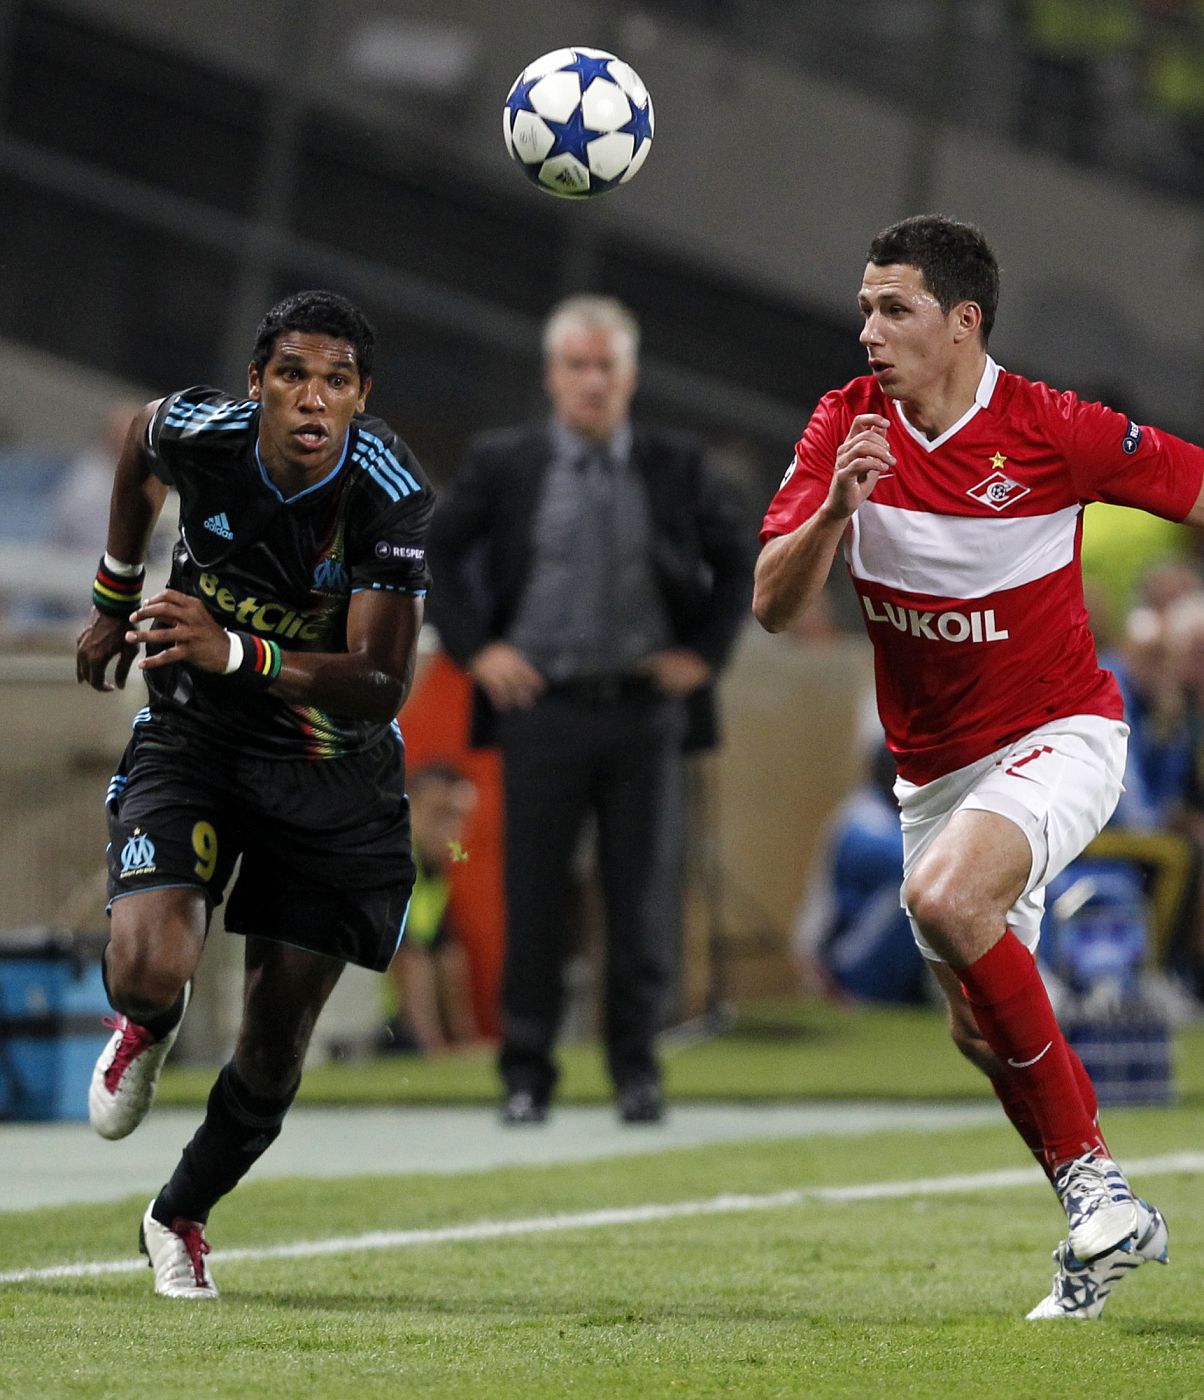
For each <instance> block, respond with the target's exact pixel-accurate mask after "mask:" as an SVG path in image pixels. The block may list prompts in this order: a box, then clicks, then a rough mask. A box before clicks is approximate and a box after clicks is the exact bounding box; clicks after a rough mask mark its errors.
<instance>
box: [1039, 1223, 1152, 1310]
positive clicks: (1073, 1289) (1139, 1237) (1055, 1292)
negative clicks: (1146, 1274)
mask: <svg viewBox="0 0 1204 1400" xmlns="http://www.w3.org/2000/svg"><path fill="white" fill-rule="evenodd" d="M1137 1218H1138V1225H1137V1230H1136V1231H1135V1233H1134V1234H1133V1235H1131V1236H1130V1237H1129V1238H1128V1239H1126V1240H1124V1241H1123V1242H1122V1243H1121V1244H1119V1245H1118V1246H1117V1247H1116V1248H1115V1249H1110V1250H1108V1252H1107V1253H1106V1254H1101V1255H1100V1256H1099V1257H1098V1258H1096V1259H1092V1260H1091V1262H1090V1263H1087V1264H1084V1263H1083V1262H1082V1261H1081V1260H1080V1259H1078V1258H1076V1256H1075V1254H1074V1252H1073V1251H1072V1250H1071V1248H1070V1241H1069V1240H1063V1241H1062V1243H1061V1244H1060V1245H1058V1247H1057V1249H1055V1250H1054V1252H1053V1258H1054V1263H1055V1264H1056V1265H1057V1266H1058V1269H1057V1273H1055V1274H1054V1278H1053V1288H1052V1290H1051V1291H1050V1293H1049V1296H1048V1297H1046V1298H1042V1299H1041V1301H1040V1302H1039V1303H1038V1304H1037V1306H1036V1307H1035V1308H1034V1309H1033V1310H1032V1312H1030V1313H1029V1314H1028V1320H1029V1322H1041V1321H1044V1320H1046V1319H1047V1318H1059V1317H1066V1318H1084V1319H1086V1318H1094V1317H1099V1315H1100V1313H1102V1312H1103V1310H1104V1304H1105V1303H1106V1302H1107V1301H1108V1295H1109V1293H1111V1292H1112V1289H1113V1287H1114V1285H1115V1284H1116V1283H1117V1282H1118V1281H1119V1280H1120V1279H1121V1278H1123V1277H1124V1275H1125V1274H1126V1273H1128V1272H1129V1271H1130V1270H1132V1269H1137V1268H1140V1267H1141V1265H1142V1264H1148V1263H1149V1262H1150V1261H1151V1260H1153V1261H1154V1262H1155V1263H1158V1264H1165V1263H1166V1262H1167V1260H1168V1258H1169V1255H1168V1253H1167V1241H1168V1238H1169V1236H1168V1232H1167V1228H1166V1221H1165V1220H1164V1219H1163V1218H1162V1212H1161V1211H1160V1210H1159V1209H1158V1208H1157V1206H1152V1205H1150V1204H1149V1202H1148V1201H1143V1200H1140V1199H1139V1200H1138V1201H1137Z"/></svg>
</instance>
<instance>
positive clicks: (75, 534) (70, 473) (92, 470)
mask: <svg viewBox="0 0 1204 1400" xmlns="http://www.w3.org/2000/svg"><path fill="white" fill-rule="evenodd" d="M141 411H142V404H141V403H139V402H138V401H137V400H136V399H118V400H117V402H116V403H114V404H112V405H111V406H110V408H109V409H108V411H107V412H106V413H105V415H104V419H103V421H102V422H101V423H100V424H99V429H100V430H99V432H98V433H97V435H96V440H95V441H94V442H92V443H90V444H89V445H88V446H87V447H85V448H84V449H83V451H82V452H78V453H77V454H76V455H75V456H74V457H73V458H72V459H71V461H70V462H69V463H68V464H67V468H66V470H65V471H64V472H63V475H62V477H61V478H60V479H59V482H58V486H57V489H56V490H55V493H54V496H53V497H52V499H51V503H50V520H49V528H48V536H49V542H50V543H51V544H54V545H58V546H59V547H60V548H61V549H86V550H88V551H89V552H91V551H93V550H96V549H99V548H100V546H101V545H102V544H103V543H104V531H105V524H106V522H107V521H108V518H109V499H110V497H111V496H112V494H113V471H114V468H115V467H116V466H117V460H118V458H119V457H120V456H121V450H122V448H123V447H124V446H125V440H126V436H127V434H128V433H129V430H130V424H131V423H132V422H133V421H134V419H135V418H136V417H137V416H138V414H139V413H140V412H141ZM167 547H168V548H170V544H169V545H168V546H167Z"/></svg>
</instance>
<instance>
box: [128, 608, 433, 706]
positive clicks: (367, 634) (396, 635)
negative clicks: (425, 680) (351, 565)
mask: <svg viewBox="0 0 1204 1400" xmlns="http://www.w3.org/2000/svg"><path fill="white" fill-rule="evenodd" d="M130 622H131V623H140V622H151V623H153V624H154V625H153V628H151V629H148V630H146V631H142V632H139V631H136V630H131V631H129V632H127V633H126V640H127V641H128V642H129V643H130V644H131V645H134V646H138V645H141V644H145V643H148V642H149V643H151V644H153V645H154V646H155V647H156V648H159V649H158V650H156V651H155V653H154V655H152V656H147V657H145V658H144V659H143V660H142V661H141V662H139V666H140V667H141V669H142V670H144V671H153V670H156V669H158V668H159V667H161V666H170V665H172V664H173V663H174V662H177V661H185V662H187V663H188V664H189V665H191V666H195V667H197V669H198V670H201V671H208V672H210V673H211V674H213V675H228V676H230V678H231V681H232V683H234V684H237V683H239V681H240V680H242V679H244V678H250V679H251V680H252V681H253V683H255V684H257V685H265V686H268V687H270V689H271V691H272V694H273V695H278V696H279V697H280V698H281V699H282V700H287V701H288V702H289V703H290V704H294V705H313V706H316V707H317V708H318V709H322V710H329V711H330V712H331V713H333V714H339V715H343V716H345V717H346V718H348V719H367V720H378V721H381V722H387V721H390V720H392V719H394V718H395V717H396V715H397V711H398V710H399V709H401V706H402V703H403V702H404V700H405V698H406V696H407V695H408V694H409V692H410V686H411V685H412V683H413V680H414V664H415V660H416V658H417V655H418V632H419V629H420V628H421V626H422V599H421V598H419V597H414V596H412V595H410V594H405V593H386V592H383V591H381V592H375V591H365V592H363V593H356V594H354V595H353V597H352V599H351V604H350V607H349V608H348V612H347V650H346V651H345V652H299V651H283V650H282V649H281V648H280V647H278V646H277V644H276V643H275V642H271V641H269V642H264V641H262V640H259V639H256V638H255V637H252V636H251V635H250V634H248V633H236V634H233V635H234V637H235V641H234V643H233V644H232V642H231V635H232V634H231V633H230V632H228V631H227V630H226V629H225V628H224V627H222V625H221V624H220V623H219V622H218V621H217V620H216V618H214V617H213V615H212V614H211V613H210V612H209V610H208V609H207V608H206V607H205V605H204V603H202V602H201V600H200V599H199V598H193V597H190V596H189V595H188V594H186V593H179V592H177V591H176V590H175V589H172V588H166V589H164V590H163V592H162V593H159V594H156V595H155V597H153V598H151V599H150V600H149V601H148V602H146V603H144V604H143V606H142V607H140V608H139V609H138V611H137V612H135V613H134V614H133V615H132V616H131V618H130Z"/></svg>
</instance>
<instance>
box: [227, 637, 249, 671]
mask: <svg viewBox="0 0 1204 1400" xmlns="http://www.w3.org/2000/svg"><path fill="white" fill-rule="evenodd" d="M226 636H227V637H229V638H230V655H229V656H228V657H227V658H226V669H225V670H224V671H223V672H222V675H223V676H232V675H233V674H234V673H235V671H237V670H238V668H239V667H240V666H241V665H242V658H243V653H244V650H245V649H244V647H243V644H242V638H241V637H240V636H239V635H238V633H237V632H227V633H226Z"/></svg>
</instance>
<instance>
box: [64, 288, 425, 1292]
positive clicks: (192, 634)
mask: <svg viewBox="0 0 1204 1400" xmlns="http://www.w3.org/2000/svg"><path fill="white" fill-rule="evenodd" d="M373 347H374V336H373V332H372V329H371V327H370V326H369V325H368V323H367V321H366V320H365V319H364V317H363V315H362V314H361V313H360V312H359V311H358V310H357V309H356V308H355V307H354V306H352V305H351V303H350V302H348V301H346V300H345V299H344V298H342V297H340V296H336V295H335V294H334V293H331V292H303V293H299V294H297V295H296V296H293V297H290V298H287V299H286V300H284V301H282V302H280V303H279V304H278V305H276V306H275V307H273V308H272V309H271V310H270V311H269V312H268V313H267V315H266V316H265V317H264V319H263V321H262V322H261V324H260V326H259V330H258V334H257V337H256V341H255V346H254V349H253V352H252V358H251V364H250V366H249V368H248V393H247V397H246V398H245V399H241V400H238V399H233V398H231V397H230V396H229V395H227V394H224V393H222V392H221V391H220V390H217V389H212V388H208V387H204V386H200V387H194V388H191V389H184V390H182V391H180V392H178V393H174V394H169V395H168V396H167V397H166V398H164V399H160V400H158V401H157V402H155V403H150V404H147V405H146V407H145V408H144V409H142V410H141V411H140V412H139V413H138V415H137V416H136V418H135V419H134V422H133V425H132V426H131V428H130V431H129V434H128V436H127V437H126V441H125V446H124V448H123V449H122V453H121V457H120V460H119V461H118V464H117V470H116V476H115V480H114V484H113V492H112V507H111V510H110V514H109V529H108V539H107V543H106V549H105V554H104V555H103V557H102V558H101V561H100V565H99V568H98V570H97V574H96V579H95V583H94V585H93V594H92V597H93V608H92V612H91V614H90V616H89V618H88V621H87V624H86V625H85V627H84V630H83V632H82V633H81V634H80V636H79V639H78V642H77V649H76V657H77V661H76V665H77V675H78V678H79V680H80V681H83V682H86V683H87V684H89V685H91V686H92V687H93V688H94V689H96V690H98V691H111V690H112V689H113V688H114V686H123V685H124V684H125V681H126V678H127V676H128V674H129V671H130V668H131V666H132V664H133V662H134V659H135V657H136V656H137V654H138V650H139V648H140V647H143V646H145V648H146V655H145V657H144V659H143V660H142V661H141V662H140V670H141V673H142V675H143V677H144V678H145V680H146V683H147V688H148V690H149V693H150V694H149V703H148V705H147V707H146V708H145V709H144V710H142V711H140V712H139V714H138V715H137V716H136V718H135V721H134V733H133V737H132V739H131V740H130V743H129V745H128V746H127V748H126V751H125V753H124V755H123V756H122V758H121V762H120V764H119V766H118V770H117V773H116V774H115V775H114V777H113V779H112V781H111V783H110V786H109V792H108V800H107V813H108V819H109V835H110V845H109V899H110V903H109V911H110V915H111V937H110V942H109V944H108V946H107V948H106V949H105V956H104V961H103V964H102V967H103V971H104V977H105V986H106V990H107V992H108V996H109V1000H110V1003H111V1004H112V1006H113V1008H114V1009H115V1011H116V1012H117V1013H118V1015H117V1018H116V1020H115V1021H111V1022H110V1023H109V1024H111V1025H112V1026H113V1036H112V1038H111V1039H110V1041H109V1043H108V1045H107V1046H106V1047H105V1049H104V1051H103V1052H102V1053H101V1056H100V1058H99V1060H98V1061H97V1064H96V1068H95V1071H94V1073H93V1077H92V1084H91V1088H90V1092H89V1099H88V1108H89V1116H90V1119H91V1122H92V1125H93V1127H94V1128H95V1129H96V1131H97V1132H98V1133H99V1134H100V1135H101V1136H102V1137H105V1138H121V1137H125V1136H126V1135H127V1134H128V1133H130V1132H132V1131H133V1130H134V1129H135V1128H136V1127H137V1126H138V1124H139V1123H140V1122H141V1121H142V1120H143V1118H144V1117H145V1116H146V1114H147V1112H148V1111H149V1109H150V1106H151V1101H152V1099H153V1097H154V1092H155V1085H156V1082H157V1080H158V1076H159V1072H160V1070H161V1068H162V1065H163V1061H164V1059H165V1057H166V1055H167V1053H168V1051H169V1050H170V1049H171V1046H172V1044H173V1042H174V1040H175V1037H176V1034H177V1032H178V1028H179V1025H180V1021H181V1018H182V1017H183V1015H184V1011H185V1008H186V1007H187V1005H188V996H189V987H190V979H191V978H192V975H193V972H194V971H195V969H196V966H197V962H198V960H199V958H200V955H201V950H202V948H203V946H204V942H205V937H206V933H207V931H208V925H209V917H210V914H211V913H212V911H213V909H214V907H215V906H216V905H217V904H219V903H220V902H221V900H222V898H223V895H224V892H225V888H226V885H227V884H228V882H229V880H230V878H231V875H232V872H233V870H234V866H235V862H236V861H238V859H239V857H240V856H241V865H240V867H239V875H238V879H237V880H236V882H235V884H234V886H233V889H232V891H231V895H230V902H229V905H228V912H227V916H226V927H227V929H228V930H230V931H232V932H237V933H241V934H244V935H245V936H246V949H245V954H246V983H245V1000H244V1008H243V1018H242V1024H241V1026H240V1029H239V1032H238V1038H237V1044H236V1047H235V1050H234V1054H233V1057H232V1058H231V1060H230V1061H229V1063H228V1064H226V1065H225V1067H224V1068H223V1069H222V1071H221V1073H220V1074H219V1075H218V1078H217V1081H216V1083H215V1084H214V1086H213V1090H212V1092H211V1093H210V1095H209V1101H208V1105H207V1108H206V1111H205V1118H204V1121H203V1123H202V1124H201V1126H200V1128H199V1129H198V1131H197V1133H196V1134H195V1136H194V1137H193V1138H192V1140H191V1142H189V1144H188V1145H187V1147H185V1149H184V1152H183V1155H182V1156H181V1158H180V1161H179V1164H178V1165H177V1167H176V1169H175V1171H174V1172H173V1173H172V1176H171V1179H170V1180H169V1181H168V1182H167V1184H166V1185H165V1186H164V1187H163V1189H162V1190H161V1191H160V1192H159V1193H158V1195H157V1196H156V1197H155V1199H154V1200H153V1201H152V1202H151V1203H150V1205H149V1206H148V1207H147V1209H146V1212H145V1214H144V1216H143V1219H142V1230H141V1237H140V1246H141V1248H142V1250H143V1252H144V1253H145V1254H146V1255H147V1256H148V1258H149V1260H150V1263H151V1265H152V1267H153V1269H154V1276H155V1291H156V1293H159V1294H162V1295H164V1296H167V1297H174V1298H187V1299H210V1298H214V1297H216V1296H217V1289H216V1287H215V1285H214V1282H213V1278H212V1275H211V1273H210V1270H209V1264H208V1260H207V1258H206V1256H207V1255H208V1252H209V1246H208V1243H207V1242H206V1240H205V1234H204V1230H205V1224H206V1222H207V1220H208V1218H209V1212H210V1210H211V1209H212V1207H213V1206H214V1204H215V1203H216V1202H217V1201H218V1200H219V1199H220V1198H221V1197H222V1196H224V1195H225V1194H226V1193H227V1192H228V1191H230V1190H232V1189H233V1188H234V1186H235V1185H236V1184H237V1183H238V1181H239V1180H240V1179H241V1178H242V1176H243V1175H244V1174H245V1173H246V1172H247V1170H248V1169H249V1168H250V1167H251V1166H252V1164H253V1163H254V1162H255V1161H256V1160H257V1159H258V1158H259V1157H260V1156H261V1155H262V1153H263V1152H265V1151H266V1150H267V1148H268V1147H269V1146H270V1145H271V1143H272V1142H273V1141H274V1140H275V1138H276V1137H277V1136H278V1135H279V1133H280V1129H281V1125H282V1123H283V1120H284V1117H285V1114H286V1113H287V1112H288V1109H289V1106H290V1104H291V1103H292V1101H293V1098H294V1096H295V1094H296V1092H297V1088H298V1085H299V1084H300V1080H301V1067H302V1063H303V1061H304V1058H305V1051H306V1047H307V1045H308V1043H309V1039H310V1035H311V1033H312V1030H313V1027H314V1023H315V1021H316V1020H317V1017H318V1015H319V1013H320V1011H321V1009H322V1007H323V1005H324V1004H325V1002H326V999H327V998H328V996H329V995H330V993H331V991H332V990H333V988H334V986H335V984H336V982H337V981H338V979H339V976H340V974H341V973H342V970H343V968H344V966H345V965H346V964H347V963H348V962H351V963H355V964H358V965H360V966H363V967H368V968H371V969H374V970H377V971H383V970H384V969H385V968H386V967H388V965H389V963H390V962H391V961H392V958H393V955H394V953H395V952H396V949H397V944H398V941H399V939H400V938H401V935H402V930H403V928H404V924H405V915H406V909H407V906H408V903H409V898H410V888H411V885H412V882H413V875H414V867H413V862H412V860H411V858H410V831H409V819H408V808H407V801H406V795H405V788H404V783H405V770H404V756H403V749H402V744H401V734H400V731H399V730H398V728H397V725H396V721H395V716H396V714H397V711H398V709H399V707H400V705H401V703H402V701H403V700H404V698H405V696H406V694H407V693H408V691H409V687H410V684H411V682H412V680H413V675H414V664H415V655H416V645H417V638H418V631H419V627H420V625H421V622H422V611H423V599H424V597H425V594H426V589H427V582H428V574H427V569H426V557H425V533H426V527H427V523H428V520H429V517H430V512H431V504H432V493H431V490H430V488H429V487H428V486H427V484H426V482H425V480H424V478H423V475H422V472H421V469H420V468H419V466H418V464H417V463H416V462H415V461H414V458H413V456H412V455H411V453H410V452H409V449H408V448H407V447H406V446H405V444H404V443H403V442H402V441H401V440H400V439H399V438H398V437H397V436H396V435H395V434H394V433H393V431H392V429H391V428H389V427H388V425H387V424H385V423H383V422H381V421H380V420H379V419H377V418H371V417H369V416H367V414H366V413H365V411H364V409H365V401H366V399H367V397H368V393H369V390H370V389H371V386H372V359H373ZM169 487H174V488H175V490H176V492H177V493H178V495H179V499H180V539H179V543H178V545H177V547H176V550H175V553H174V557H173V563H172V572H171V578H170V581H169V586H168V587H167V588H166V589H165V590H164V591H162V592H160V593H157V594H155V595H154V596H153V597H151V598H150V599H148V600H146V601H143V600H142V598H141V590H142V580H143V576H144V572H145V570H144V566H143V561H144V559H145V558H146V551H147V546H148V543H149V540H150V537H151V531H152V529H153V528H154V524H155V520H156V518H157V517H158V514H159V512H160V509H161V508H162V505H163V501H164V498H165V497H166V495H167V492H168V488H169ZM110 667H112V668H113V671H112V676H111V678H110V675H109V668H110Z"/></svg>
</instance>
